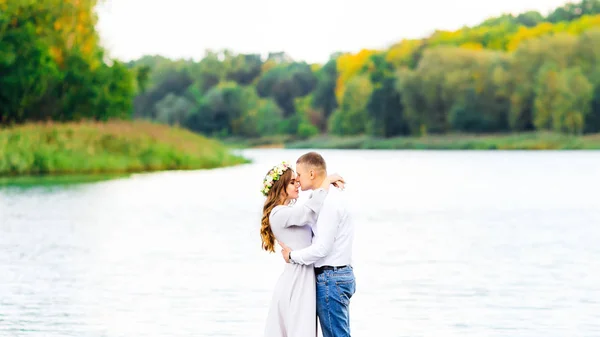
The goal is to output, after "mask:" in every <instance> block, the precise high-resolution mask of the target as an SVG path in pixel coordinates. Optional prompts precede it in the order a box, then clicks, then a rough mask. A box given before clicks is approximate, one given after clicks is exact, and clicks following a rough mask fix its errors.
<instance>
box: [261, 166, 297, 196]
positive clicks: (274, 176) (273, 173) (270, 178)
mask: <svg viewBox="0 0 600 337" xmlns="http://www.w3.org/2000/svg"><path fill="white" fill-rule="evenodd" d="M291 167H292V166H291V165H290V164H288V163H287V162H286V161H283V162H281V164H279V165H275V166H273V168H272V169H271V170H270V171H269V173H267V175H266V176H265V179H264V180H263V187H262V190H261V191H260V192H261V193H262V194H263V195H264V196H265V197H266V196H267V195H268V194H269V190H270V189H271V187H273V182H274V181H277V180H279V178H280V177H281V175H282V174H283V172H285V171H287V169H289V168H291Z"/></svg>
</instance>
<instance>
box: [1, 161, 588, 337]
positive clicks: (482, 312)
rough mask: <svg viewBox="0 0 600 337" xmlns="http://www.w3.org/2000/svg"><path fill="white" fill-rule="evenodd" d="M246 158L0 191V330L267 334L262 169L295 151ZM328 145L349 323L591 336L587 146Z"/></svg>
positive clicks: (421, 331)
mask: <svg viewBox="0 0 600 337" xmlns="http://www.w3.org/2000/svg"><path fill="white" fill-rule="evenodd" d="M245 153H246V154H247V155H248V156H250V157H252V158H254V159H255V162H254V163H253V164H249V165H243V166H239V167H231V168H225V169H216V170H207V171H186V172H163V173H153V174H141V175H131V176H129V177H124V178H120V179H114V180H107V181H105V180H102V181H95V182H88V183H83V184H66V185H62V184H59V185H58V186H57V185H50V186H49V185H44V184H42V185H38V186H35V187H32V186H31V185H29V186H30V187H29V188H14V187H0V336H5V335H6V336H36V337H38V336H40V337H41V336H43V337H47V336H49V337H51V336H107V337H113V336H127V337H129V336H140V337H141V336H161V337H162V336H262V329H263V325H264V319H265V317H266V313H267V309H268V307H267V306H268V304H269V300H270V296H271V291H272V289H273V286H274V284H275V282H276V280H277V277H278V275H279V274H280V272H281V271H282V259H281V258H280V257H279V256H278V255H277V254H267V253H264V252H262V251H260V242H259V235H258V228H259V219H260V210H261V205H262V201H263V199H262V196H261V195H260V193H259V189H260V182H261V179H262V177H263V175H264V174H265V173H266V171H267V170H268V169H269V168H270V166H271V165H273V164H275V163H277V162H278V161H280V160H282V159H285V160H289V161H294V160H295V158H296V157H297V156H298V155H300V154H302V153H303V151H289V150H248V151H245ZM323 154H324V155H325V158H326V159H327V160H328V163H329V166H330V171H332V172H340V173H342V174H343V176H344V177H345V178H346V179H347V180H348V185H347V187H348V188H347V190H346V193H348V197H349V199H350V202H351V203H352V205H353V211H354V216H355V219H356V222H357V236H356V242H355V263H354V266H355V273H356V277H357V293H356V295H355V297H354V298H353V300H352V308H351V310H352V311H351V313H352V314H351V315H352V329H353V335H355V336H442V337H443V336H546V337H550V336H556V337H559V336H560V337H564V336H598V335H600V272H599V271H598V270H600V245H598V242H600V227H599V226H598V225H599V224H600V198H598V197H597V193H598V191H600V179H598V178H600V157H598V156H597V155H596V154H595V153H594V152H543V153H531V152H419V151H402V152H391V151H323ZM303 197H305V195H303Z"/></svg>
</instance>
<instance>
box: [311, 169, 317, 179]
mask: <svg viewBox="0 0 600 337" xmlns="http://www.w3.org/2000/svg"><path fill="white" fill-rule="evenodd" d="M315 177H316V174H315V170H310V179H311V180H312V179H315Z"/></svg>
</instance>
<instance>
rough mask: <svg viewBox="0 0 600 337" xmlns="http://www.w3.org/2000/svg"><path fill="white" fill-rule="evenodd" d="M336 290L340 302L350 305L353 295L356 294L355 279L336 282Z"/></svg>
mask: <svg viewBox="0 0 600 337" xmlns="http://www.w3.org/2000/svg"><path fill="white" fill-rule="evenodd" d="M335 288H336V290H337V292H338V295H339V298H340V301H341V302H342V303H343V304H344V305H349V304H350V298H352V295H354V292H355V290H356V286H355V283H354V280H353V279H350V280H345V279H339V280H336V281H335Z"/></svg>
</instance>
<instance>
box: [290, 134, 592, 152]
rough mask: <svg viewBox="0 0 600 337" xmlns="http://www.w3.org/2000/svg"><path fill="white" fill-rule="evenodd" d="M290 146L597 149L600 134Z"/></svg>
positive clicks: (325, 141)
mask: <svg viewBox="0 0 600 337" xmlns="http://www.w3.org/2000/svg"><path fill="white" fill-rule="evenodd" d="M285 147H286V148H290V149H308V148H310V149H382V150H384V149H385V150H392V149H415V150H425V149H428V150H592V149H600V134H594V135H586V136H568V135H563V134H555V133H521V134H505V135H439V136H426V137H397V138H388V139H376V138H370V137H366V136H360V137H343V138H340V137H317V138H313V139H309V140H305V141H295V142H290V143H286V144H285Z"/></svg>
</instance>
